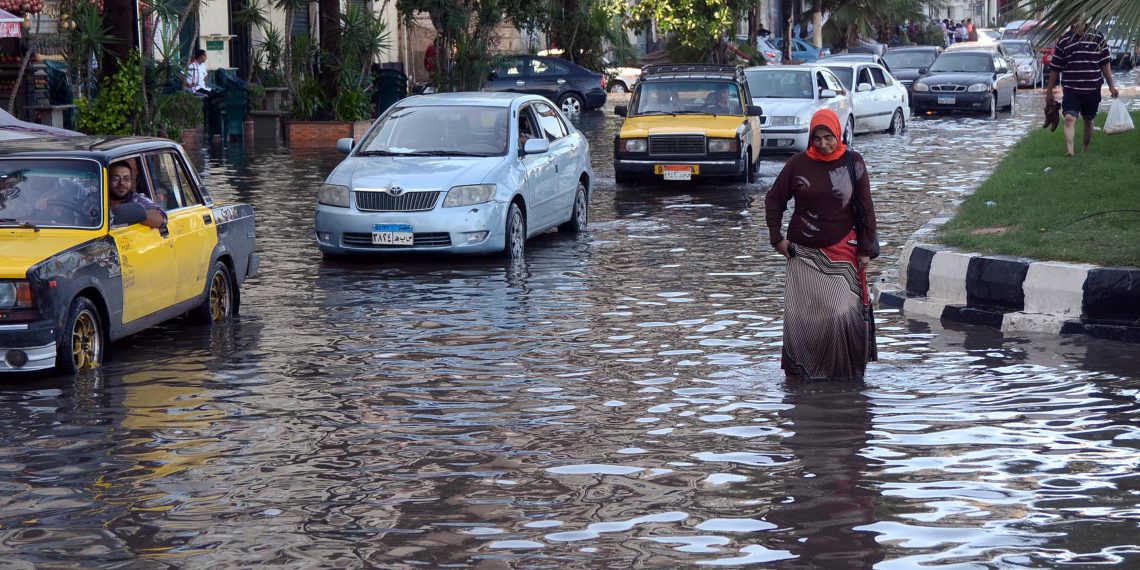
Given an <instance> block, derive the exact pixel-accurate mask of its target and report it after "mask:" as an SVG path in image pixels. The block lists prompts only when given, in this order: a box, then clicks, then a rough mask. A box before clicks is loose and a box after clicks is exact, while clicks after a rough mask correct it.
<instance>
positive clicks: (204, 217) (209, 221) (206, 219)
mask: <svg viewBox="0 0 1140 570" xmlns="http://www.w3.org/2000/svg"><path fill="white" fill-rule="evenodd" d="M202 221H203V222H206V225H207V226H208V225H210V224H212V223H214V218H212V217H210V214H202Z"/></svg>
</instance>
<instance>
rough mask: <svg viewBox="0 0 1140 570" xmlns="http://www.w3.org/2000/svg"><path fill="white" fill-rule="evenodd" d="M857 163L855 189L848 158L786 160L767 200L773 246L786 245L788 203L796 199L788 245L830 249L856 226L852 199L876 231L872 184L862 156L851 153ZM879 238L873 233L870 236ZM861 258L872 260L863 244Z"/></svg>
mask: <svg viewBox="0 0 1140 570" xmlns="http://www.w3.org/2000/svg"><path fill="white" fill-rule="evenodd" d="M848 152H850V153H851V158H852V161H853V162H854V163H855V188H854V189H852V188H851V175H850V174H849V173H848V170H847V159H846V158H840V159H838V160H833V161H831V162H818V161H815V160H813V159H812V158H810V157H809V156H808V155H807V152H801V153H798V154H796V155H795V156H793V157H792V158H790V159H788V162H787V164H785V165H784V169H783V170H782V171H780V175H779V176H777V177H776V182H775V183H773V184H772V187H771V188H769V189H768V195H767V196H766V197H765V198H764V218H765V219H766V220H767V222H768V235H769V238H770V240H771V242H772V245H776V244H778V243H780V242H781V241H783V240H784V237H785V236H784V233H783V231H782V228H783V225H784V211H785V210H787V209H788V201H789V200H793V199H794V200H795V201H796V207H795V211H793V212H792V221H791V223H789V224H788V235H787V239H788V241H790V242H792V243H795V244H799V245H804V246H807V247H814V248H823V247H827V246H829V245H832V244H834V243H836V242H838V241H839V240H841V239H843V237H844V236H846V235H847V232H849V231H851V228H853V227H855V208H854V207H853V206H852V205H851V197H852V195H854V196H855V199H857V200H859V201H860V202H861V203H862V204H863V208H864V210H865V211H866V212H867V229H868V230H875V229H876V228H877V224H876V222H875V206H874V204H872V203H871V179H870V177H869V176H868V175H867V164H866V163H865V162H863V155H861V154H859V153H857V152H855V151H853V150H848ZM872 235H875V234H872ZM859 255H868V256H869V255H871V246H870V245H869V244H860V247H859Z"/></svg>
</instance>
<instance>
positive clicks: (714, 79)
mask: <svg viewBox="0 0 1140 570" xmlns="http://www.w3.org/2000/svg"><path fill="white" fill-rule="evenodd" d="M751 101H752V97H751V96H750V95H749V93H748V82H747V80H745V78H744V70H743V68H741V67H738V66H725V65H647V66H645V67H644V68H642V70H641V80H640V81H638V83H637V88H636V89H635V90H634V92H633V97H632V98H631V99H630V104H629V106H628V107H627V106H625V105H618V106H615V107H614V113H616V114H617V115H620V116H623V117H625V122H624V123H623V124H622V127H621V131H620V132H619V133H618V134H617V136H616V137H614V177H615V179H616V181H617V182H618V183H619V184H624V183H627V182H629V181H631V179H632V178H634V177H656V178H657V179H659V180H694V179H699V178H706V177H712V176H718V177H733V178H736V179H738V180H740V181H744V182H753V181H755V178H756V164H757V162H758V160H759V158H760V124H761V119H760V116H761V114H762V113H763V110H762V109H761V108H760V107H757V106H754V105H750V102H751Z"/></svg>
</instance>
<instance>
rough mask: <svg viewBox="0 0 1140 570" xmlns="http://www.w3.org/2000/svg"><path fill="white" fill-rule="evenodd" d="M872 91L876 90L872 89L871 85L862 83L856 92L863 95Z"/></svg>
mask: <svg viewBox="0 0 1140 570" xmlns="http://www.w3.org/2000/svg"><path fill="white" fill-rule="evenodd" d="M871 89H874V88H873V87H871V84H870V83H860V84H859V86H858V87H856V88H855V91H856V92H859V93H862V92H864V91H870V90H871Z"/></svg>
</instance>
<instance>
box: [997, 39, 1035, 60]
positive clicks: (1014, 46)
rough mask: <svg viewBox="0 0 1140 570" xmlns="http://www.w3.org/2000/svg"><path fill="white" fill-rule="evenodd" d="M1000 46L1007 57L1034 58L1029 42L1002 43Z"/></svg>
mask: <svg viewBox="0 0 1140 570" xmlns="http://www.w3.org/2000/svg"><path fill="white" fill-rule="evenodd" d="M1001 45H1002V47H1004V48H1005V51H1006V52H1007V53H1009V55H1013V56H1027V57H1035V54H1034V53H1033V48H1032V47H1030V46H1029V42H1002V43H1001Z"/></svg>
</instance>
